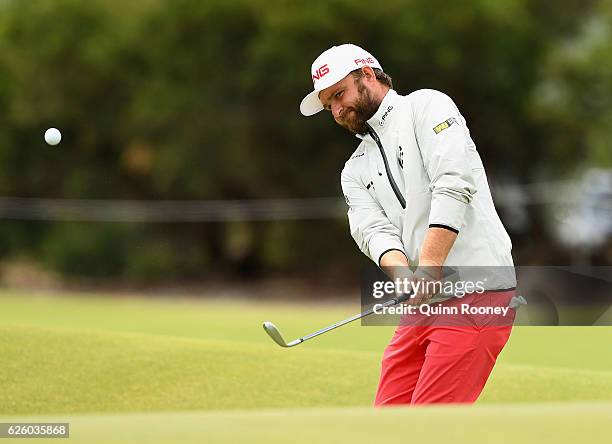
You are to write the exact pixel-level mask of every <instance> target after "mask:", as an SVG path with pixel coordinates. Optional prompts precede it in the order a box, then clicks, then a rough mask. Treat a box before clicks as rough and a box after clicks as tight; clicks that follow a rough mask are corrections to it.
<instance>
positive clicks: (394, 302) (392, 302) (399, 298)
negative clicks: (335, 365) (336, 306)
mask: <svg viewBox="0 0 612 444" xmlns="http://www.w3.org/2000/svg"><path fill="white" fill-rule="evenodd" d="M411 295H412V293H405V294H402V295H400V296H397V297H395V298H393V299H389V300H388V301H387V302H384V303H382V304H380V307H381V308H382V307H391V306H392V305H397V304H399V303H400V302H404V301H405V300H407V299H409V298H410V296H411ZM372 313H374V306H372V308H370V309H368V310H366V311H364V312H363V313H359V314H356V315H355V316H351V317H350V318H348V319H344V320H343V321H340V322H336V323H335V324H333V325H330V326H329V327H325V328H323V329H321V330H319V331H315V332H314V333H311V334H309V335H306V336H302V337H301V338H299V339H297V341H299V343H302V342H304V341H307V340H309V339H312V338H314V337H316V336H319V335H322V334H323V333H327V332H328V331H330V330H334V329H336V328H338V327H342V326H343V325H346V324H348V323H350V322H353V321H356V320H357V319H362V318H365V317H366V316H369V315H371V314H372Z"/></svg>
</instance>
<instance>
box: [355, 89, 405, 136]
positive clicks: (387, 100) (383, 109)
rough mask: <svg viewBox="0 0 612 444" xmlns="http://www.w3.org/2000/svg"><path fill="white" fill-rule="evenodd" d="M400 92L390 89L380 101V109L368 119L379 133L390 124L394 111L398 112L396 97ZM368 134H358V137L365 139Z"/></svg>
mask: <svg viewBox="0 0 612 444" xmlns="http://www.w3.org/2000/svg"><path fill="white" fill-rule="evenodd" d="M397 96H398V94H397V93H396V92H395V91H394V90H392V89H390V90H389V91H387V94H385V97H383V100H382V102H380V106H379V107H378V110H377V111H376V112H375V113H374V115H373V116H372V117H370V118H369V119H368V124H369V125H370V126H371V127H372V128H373V129H374V131H376V132H377V133H378V134H382V133H384V131H385V129H386V128H387V127H388V126H389V121H390V120H391V117H392V116H393V113H394V112H396V111H394V109H395V108H396V104H395V103H396V98H397ZM365 136H366V134H357V137H358V138H360V139H363V138H364V137H365Z"/></svg>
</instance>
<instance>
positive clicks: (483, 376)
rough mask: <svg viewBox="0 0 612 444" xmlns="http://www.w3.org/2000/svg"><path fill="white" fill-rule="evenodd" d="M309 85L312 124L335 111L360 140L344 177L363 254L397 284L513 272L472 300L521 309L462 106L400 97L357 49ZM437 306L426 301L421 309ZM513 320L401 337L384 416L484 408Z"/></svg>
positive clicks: (324, 58)
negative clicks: (405, 273) (424, 408)
mask: <svg viewBox="0 0 612 444" xmlns="http://www.w3.org/2000/svg"><path fill="white" fill-rule="evenodd" d="M311 74H312V80H313V82H314V90H313V91H312V92H311V93H310V94H308V95H307V96H306V97H305V98H304V99H303V100H302V102H301V105H300V111H301V112H302V114H304V115H305V116H310V115H313V114H316V113H318V112H319V111H321V110H324V109H325V110H327V111H330V112H331V114H332V117H333V118H334V120H335V121H336V123H338V124H339V125H341V126H343V127H344V128H346V129H347V130H349V131H350V132H352V133H354V134H355V135H356V136H357V137H358V138H359V139H361V143H360V144H359V146H358V148H357V150H356V151H355V152H354V153H353V155H352V156H351V157H350V159H349V160H348V161H347V162H346V164H345V167H344V170H343V171H342V175H341V183H342V189H343V192H344V195H345V197H346V201H347V204H348V205H349V210H348V218H349V225H350V230H351V235H352V236H353V238H354V239H355V241H356V242H357V245H358V246H359V248H360V249H361V251H362V252H363V253H364V254H366V255H367V256H368V257H370V258H371V259H372V260H373V261H374V262H375V263H376V264H377V265H378V266H380V267H381V268H382V269H383V270H384V271H385V272H386V273H387V274H389V275H390V276H391V277H394V276H397V275H401V274H402V270H407V269H408V267H412V268H413V269H414V267H415V266H417V265H418V267H419V268H418V270H424V271H425V273H424V274H425V275H429V276H432V275H438V272H439V270H440V269H441V267H442V266H443V265H444V266H456V267H470V266H483V265H484V266H489V267H491V266H492V267H505V268H504V269H505V270H511V271H510V272H507V271H506V272H500V273H492V275H493V276H492V279H490V280H488V281H486V279H485V281H486V290H487V291H485V292H484V293H472V294H469V295H466V296H465V297H464V298H463V299H462V300H464V301H468V302H469V303H471V304H474V305H480V306H482V305H486V304H487V303H488V304H489V305H495V306H500V307H501V306H508V304H511V303H512V301H514V299H513V296H514V287H515V285H516V284H515V279H514V269H513V262H512V256H511V252H510V250H511V242H510V238H509V236H508V234H507V233H506V231H505V229H504V227H503V225H502V223H501V221H500V220H499V217H498V215H497V213H496V211H495V208H494V206H493V200H492V198H491V194H490V191H489V187H488V184H487V179H486V175H485V172H484V168H483V165H482V162H481V160H480V157H479V155H478V153H477V151H476V147H475V145H474V143H473V141H472V139H471V137H470V133H469V130H468V128H467V125H466V122H465V119H464V118H463V116H461V114H460V113H459V111H458V109H457V107H456V106H455V104H454V103H453V101H452V100H451V99H450V98H449V97H448V96H446V95H445V94H443V93H441V92H439V91H435V90H419V91H415V92H413V93H411V94H409V95H407V96H401V95H399V94H397V93H396V92H395V91H394V90H393V85H392V80H391V77H390V76H389V75H387V74H385V73H384V71H383V70H382V66H381V65H380V64H379V62H378V61H377V60H376V58H374V56H372V55H371V54H370V53H368V52H367V51H365V50H364V49H362V48H360V47H358V46H355V45H352V44H345V45H340V46H334V47H332V48H330V49H328V50H327V51H325V52H323V53H322V54H321V55H320V56H319V57H318V58H317V59H316V60H315V61H314V63H313V64H312V70H311ZM432 270H433V271H432ZM430 296H431V294H429V293H427V292H426V291H422V292H418V293H417V294H415V295H413V300H412V303H413V304H418V303H421V302H427V300H428V298H429V297H430ZM455 300H456V299H455ZM453 303H454V302H453V301H451V299H448V300H447V304H448V305H452V304H453ZM509 317H510V322H505V323H503V322H502V323H499V324H497V323H496V319H493V322H490V321H491V319H489V318H487V319H485V320H484V322H480V321H479V320H476V321H474V322H472V323H471V324H470V325H442V326H439V325H428V326H423V325H400V326H399V327H398V328H397V329H396V331H395V334H394V336H393V338H392V340H391V342H390V344H389V345H388V346H387V348H386V349H385V353H384V358H383V361H382V369H381V377H380V382H379V387H378V391H377V394H376V399H375V405H377V406H382V405H390V404H427V403H466V402H474V401H475V400H476V399H477V398H478V396H479V394H480V393H481V391H482V389H483V387H484V385H485V383H486V381H487V379H488V377H489V374H490V372H491V370H492V368H493V365H494V364H495V360H496V358H497V356H498V354H499V353H500V351H501V349H502V348H503V347H504V345H505V344H506V342H507V340H508V338H509V336H510V331H511V329H512V320H513V319H514V311H513V310H512V309H511V314H510V315H509ZM506 320H507V318H506Z"/></svg>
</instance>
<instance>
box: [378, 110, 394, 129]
mask: <svg viewBox="0 0 612 444" xmlns="http://www.w3.org/2000/svg"><path fill="white" fill-rule="evenodd" d="M392 110H393V107H392V106H389V107H387V110H386V111H385V113H384V114H383V115H382V117H381V118H380V121H379V122H378V124H379V125H380V126H384V125H385V119H386V118H387V116H388V115H389V113H390V112H391V111H392Z"/></svg>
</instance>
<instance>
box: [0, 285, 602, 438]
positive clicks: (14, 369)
mask: <svg viewBox="0 0 612 444" xmlns="http://www.w3.org/2000/svg"><path fill="white" fill-rule="evenodd" d="M0 307H1V308H2V310H0V356H1V359H0V378H1V379H0V384H1V390H0V416H2V417H4V418H9V419H10V418H13V419H14V420H18V419H20V420H25V419H28V418H29V419H30V420H37V419H41V418H43V417H39V416H34V415H45V416H44V418H51V417H53V418H55V419H57V420H61V421H62V422H67V421H69V422H71V424H72V425H71V427H72V430H71V435H72V436H71V442H87V443H97V442H100V443H102V442H107V443H122V442H126V443H127V442H150V443H157V442H159V443H161V442H240V441H244V442H256V443H257V442H264V441H265V442H267V443H270V442H287V440H288V439H289V440H290V441H291V442H299V443H301V442H304V443H306V442H340V441H344V442H347V441H349V440H350V442H352V443H360V442H372V441H378V440H380V439H384V440H385V442H415V440H421V441H429V442H432V441H433V442H441V441H442V440H443V439H444V440H446V441H448V440H450V439H452V440H453V441H458V442H460V443H463V442H466V443H467V442H474V441H480V442H516V441H517V440H518V439H517V438H518V437H519V436H520V437H521V439H520V440H521V441H522V443H521V444H523V443H525V442H536V441H537V442H552V441H554V442H555V443H564V442H572V443H575V442H608V441H609V440H610V432H609V424H610V418H612V357H611V356H610V343H612V328H609V327H591V328H588V327H582V328H579V327H549V328H546V327H538V328H536V327H516V328H515V329H514V331H513V334H512V337H511V339H510V342H509V343H508V346H507V347H506V349H505V350H504V351H503V352H502V354H501V355H500V358H499V360H498V364H497V365H496V367H495V369H494V371H493V374H492V376H491V379H490V380H489V382H488V384H487V386H486V387H485V390H484V392H483V394H482V396H481V398H480V399H479V401H478V403H477V405H476V406H472V407H431V408H419V409H410V408H408V409H406V408H403V409H384V410H382V411H381V410H376V409H373V408H372V407H371V403H372V399H373V396H374V391H375V389H376V383H377V378H378V371H379V365H380V357H381V354H382V350H383V348H384V345H385V343H386V342H387V341H388V339H389V336H390V334H391V333H392V329H391V328H388V327H361V326H359V325H358V324H355V325H349V326H346V327H343V328H342V329H339V330H337V331H335V332H333V333H330V334H328V335H324V336H323V337H321V338H318V339H317V340H313V341H311V342H308V343H306V344H303V345H301V346H299V347H296V348H295V349H289V350H287V349H282V348H280V347H278V346H277V345H275V344H274V343H273V342H272V341H270V339H269V338H268V337H267V336H266V335H265V333H264V331H263V329H262V328H261V322H262V321H263V320H268V319H269V320H273V321H274V322H276V323H277V324H278V325H279V326H280V327H281V329H282V330H283V333H284V334H285V336H286V337H287V338H288V339H293V338H294V337H297V336H299V335H302V334H304V333H308V332H310V331H312V330H315V329H317V328H320V327H322V326H325V325H326V324H329V323H332V322H334V321H336V320H338V319H342V318H343V317H346V316H348V315H350V314H352V313H353V312H355V311H358V310H359V307H354V306H352V305H350V304H347V305H342V304H335V305H332V304H327V305H323V306H321V307H316V306H314V305H292V304H276V303H270V302H259V303H253V302H245V301H243V302H240V301H236V302H233V303H231V304H227V303H224V302H223V301H218V300H202V301H199V300H194V299H155V300H149V299H145V298H103V297H91V296H90V295H87V296H82V297H63V296H62V297H60V296H37V297H31V296H29V295H20V294H6V293H5V294H1V293H0ZM606 421H607V422H606ZM436 424H444V427H438V426H436ZM173 436H177V437H178V438H176V439H173V438H172V437H173ZM487 436H491V437H493V436H495V438H494V439H493V438H491V439H490V440H488V439H483V437H487ZM340 437H342V439H340ZM477 438H478V439H477ZM600 438H602V440H601V441H600ZM37 442H41V441H37Z"/></svg>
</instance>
